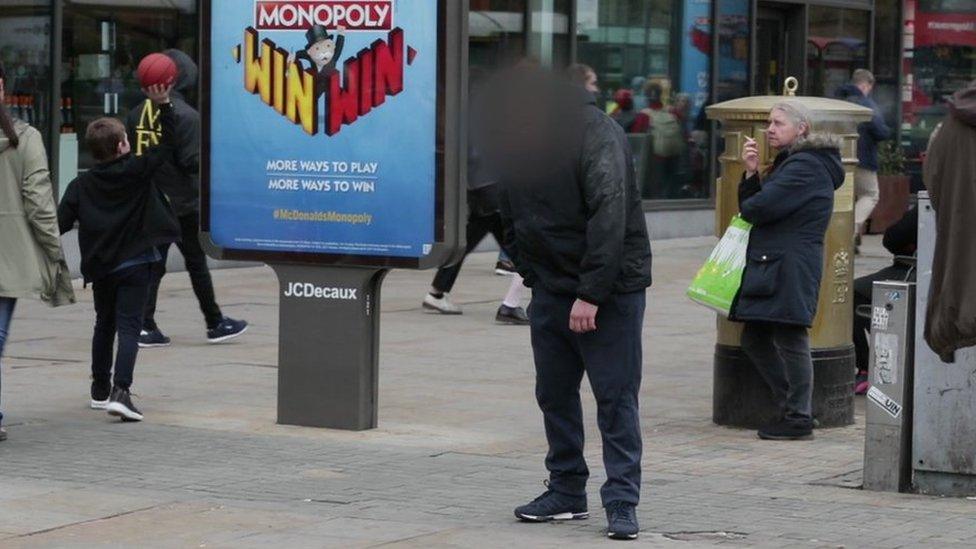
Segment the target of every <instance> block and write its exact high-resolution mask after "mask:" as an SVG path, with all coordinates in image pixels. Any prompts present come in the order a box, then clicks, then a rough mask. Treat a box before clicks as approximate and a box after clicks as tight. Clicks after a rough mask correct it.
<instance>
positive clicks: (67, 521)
mask: <svg viewBox="0 0 976 549" xmlns="http://www.w3.org/2000/svg"><path fill="white" fill-rule="evenodd" d="M711 242H712V241H711V240H710V239H685V240H678V241H667V242H661V243H655V251H656V258H655V261H656V265H655V275H656V284H655V287H654V289H653V290H652V292H651V294H650V299H649V306H648V317H647V323H646V330H645V338H646V341H645V343H646V364H645V382H644V387H643V389H642V398H643V406H642V422H643V424H642V426H643V430H644V437H645V459H644V471H645V478H644V489H643V490H644V492H643V498H644V500H643V502H642V505H641V506H640V508H639V517H640V519H641V525H642V527H643V534H642V537H641V539H640V541H639V542H638V543H637V544H636V545H641V546H655V547H657V546H661V547H706V546H741V547H921V546H938V547H973V546H976V520H974V519H976V501H970V500H967V499H964V498H960V499H953V498H932V497H924V496H918V495H910V494H883V493H872V492H866V491H862V490H860V489H859V488H858V487H859V485H860V469H861V463H862V459H863V436H864V425H863V400H860V399H859V400H858V414H857V424H856V425H854V426H852V427H849V428H841V429H830V430H821V431H818V433H817V438H816V439H815V440H813V441H808V442H799V443H768V442H762V441H759V440H757V439H756V438H755V435H754V433H752V432H750V431H743V430H736V429H727V428H722V427H717V426H715V425H713V424H712V423H711V422H710V414H711V409H710V407H711V352H712V345H713V343H714V321H713V317H712V315H711V314H710V313H709V312H708V311H706V310H704V309H701V308H699V307H696V306H694V305H692V304H690V303H689V302H687V301H686V300H685V299H684V298H683V297H682V290H683V289H684V285H686V283H687V280H688V279H689V277H690V276H691V274H693V272H694V270H695V268H696V267H697V266H698V265H697V264H698V263H699V262H700V261H701V259H702V258H703V257H704V255H707V252H708V250H709V248H710V246H711ZM872 244H873V247H870V246H869V249H870V250H872V251H871V252H869V253H868V254H867V256H866V257H863V258H861V264H860V265H859V267H858V268H859V270H860V271H864V270H867V269H871V268H872V267H875V268H876V267H877V266H880V265H881V264H883V262H884V259H883V257H882V255H881V253H880V252H878V251H877V250H878V247H877V243H876V242H872ZM492 261H493V257H492V255H491V254H480V255H477V256H475V257H473V258H472V260H471V261H470V263H469V265H468V266H466V268H465V271H464V273H463V274H462V277H461V280H460V281H459V283H458V291H457V292H456V298H457V300H458V301H459V302H461V303H462V304H463V305H464V307H465V315H463V316H461V317H454V318H448V317H440V316H431V315H426V314H424V313H423V312H421V310H420V308H419V306H418V305H419V299H420V298H421V297H422V295H423V291H424V290H425V288H426V286H427V284H428V283H429V276H430V273H408V272H397V273H394V274H393V275H391V277H390V278H389V279H388V281H387V282H386V284H385V287H384V302H383V311H384V312H383V315H384V316H383V334H382V338H383V339H382V350H381V352H382V362H381V378H380V387H381V389H380V428H379V429H377V430H374V431H370V432H365V433H348V432H339V431H329V430H318V429H303V428H297V427H286V426H278V425H275V423H274V414H275V384H276V371H275V359H276V348H275V343H276V338H277V312H276V297H275V296H276V292H275V287H276V283H275V280H274V276H273V274H272V273H271V271H270V270H269V269H266V268H248V269H234V270H225V271H219V272H215V281H216V283H217V286H218V295H219V297H220V298H221V301H222V303H223V305H224V308H225V309H226V312H227V313H228V314H230V315H232V316H241V317H244V318H247V319H249V320H251V321H252V329H251V331H250V332H249V333H248V334H247V335H246V336H245V337H244V338H242V339H241V340H239V341H238V342H236V343H233V344H229V345H224V346H207V345H206V344H205V343H204V342H203V334H202V332H203V326H202V319H201V318H200V314H199V312H198V311H197V309H196V305H195V303H194V300H193V296H192V292H191V290H190V288H189V283H188V281H187V279H186V276H185V275H182V274H174V275H172V276H169V277H168V278H167V279H166V281H165V283H164V288H163V296H162V297H161V299H160V303H161V307H160V313H159V315H158V316H159V320H160V321H161V324H162V326H163V327H164V329H166V330H167V331H168V332H169V333H170V335H171V336H172V337H173V338H174V346H173V347H171V348H168V349H159V350H152V351H144V352H143V353H141V354H140V360H139V364H138V366H137V371H136V379H137V382H136V386H135V388H134V389H135V391H136V393H138V394H139V395H140V400H139V402H140V404H141V405H142V407H143V410H144V412H145V413H146V415H147V421H146V422H145V423H143V424H137V425H123V424H119V423H116V422H114V421H112V420H110V419H109V418H108V417H107V416H105V415H104V414H103V413H99V412H94V411H90V410H86V409H85V404H86V400H85V399H86V396H87V395H86V393H87V372H86V370H87V362H86V356H87V352H88V342H87V338H88V337H89V332H88V330H89V329H90V325H91V317H90V315H91V304H90V293H88V292H79V295H80V297H81V301H82V302H81V303H80V304H79V305H77V306H75V307H71V308H65V309H57V310H49V309H46V308H44V307H43V306H41V305H39V304H34V303H27V302H24V303H22V304H21V306H20V308H19V309H18V311H17V316H16V317H15V324H14V326H13V329H14V332H13V334H12V341H11V343H10V345H9V347H8V351H7V355H8V356H7V357H5V359H4V366H3V368H4V371H3V399H4V400H3V405H4V411H5V413H6V414H7V420H6V421H7V423H8V426H9V431H10V435H11V438H10V440H9V441H7V442H5V443H3V444H0V547H5V548H6V547H94V546H111V547H266V546H279V547H375V546H396V547H475V546H477V547H593V546H596V545H598V544H603V543H609V542H607V541H606V540H604V538H603V534H602V530H603V528H604V526H605V524H604V519H603V513H602V510H601V509H600V503H599V501H598V488H599V484H600V483H601V482H602V479H603V470H602V467H601V466H600V451H599V447H598V445H597V444H596V442H597V441H598V433H597V432H596V430H595V419H594V418H595V416H594V413H593V412H594V408H593V406H592V401H591V400H586V399H584V400H585V402H586V407H585V410H586V414H587V420H588V432H587V438H588V441H589V444H588V447H587V456H588V461H589V463H590V468H591V470H592V473H593V478H592V479H591V483H590V494H591V496H590V511H591V513H592V518H591V519H589V520H588V521H579V522H576V523H573V524H558V525H524V524H519V523H517V522H515V520H514V519H513V518H512V517H511V509H512V507H514V506H515V505H516V504H519V503H522V502H523V501H524V500H526V499H531V498H532V497H534V496H535V495H537V494H538V493H539V492H540V491H541V490H542V489H543V487H542V484H541V480H542V479H543V478H544V476H545V475H544V470H543V467H542V458H543V457H544V453H545V444H544V439H543V435H542V426H541V421H540V415H539V413H538V411H537V410H536V408H535V406H534V402H533V400H532V398H533V397H532V395H533V389H532V382H533V373H532V367H531V361H530V356H531V355H530V349H529V345H528V336H527V332H526V331H525V330H524V329H522V328H517V327H505V326H495V325H493V324H491V318H492V315H493V311H494V308H495V306H496V304H497V299H498V298H500V296H501V295H502V294H503V293H504V289H505V287H506V285H507V284H506V280H505V279H503V278H500V277H494V276H492V275H491V274H490V266H491V265H492ZM587 398H588V396H587Z"/></svg>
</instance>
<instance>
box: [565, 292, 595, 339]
mask: <svg viewBox="0 0 976 549" xmlns="http://www.w3.org/2000/svg"><path fill="white" fill-rule="evenodd" d="M599 310H600V308H599V307H598V306H596V305H594V304H592V303H587V302H586V301H583V300H582V299H577V300H576V303H573V310H572V311H570V313H569V329H570V330H572V331H574V332H576V333H577V334H585V333H587V332H595V331H596V313H597V311H599Z"/></svg>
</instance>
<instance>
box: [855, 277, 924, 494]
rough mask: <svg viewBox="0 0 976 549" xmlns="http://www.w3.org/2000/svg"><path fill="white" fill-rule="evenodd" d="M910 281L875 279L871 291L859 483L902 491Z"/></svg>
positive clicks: (908, 414)
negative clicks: (868, 357) (865, 401)
mask: <svg viewBox="0 0 976 549" xmlns="http://www.w3.org/2000/svg"><path fill="white" fill-rule="evenodd" d="M914 338H915V283H914V282H893V281H885V282H875V283H874V290H873V292H872V294H871V340H870V341H871V356H870V359H869V362H868V380H869V381H870V383H871V388H870V389H869V390H868V395H867V429H866V432H865V436H864V488H865V489H866V490H879V491H886V492H904V491H907V490H908V489H909V488H910V487H911V482H912V447H911V442H912V391H913V364H914V351H915V340H914Z"/></svg>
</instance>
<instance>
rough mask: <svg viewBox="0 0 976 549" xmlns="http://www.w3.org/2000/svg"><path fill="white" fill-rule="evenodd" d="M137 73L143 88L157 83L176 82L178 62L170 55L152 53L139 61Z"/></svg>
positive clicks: (167, 83)
mask: <svg viewBox="0 0 976 549" xmlns="http://www.w3.org/2000/svg"><path fill="white" fill-rule="evenodd" d="M136 74H137V75H138V76H139V82H140V83H141V84H142V87H143V88H148V87H149V86H153V85H156V84H162V85H169V84H173V83H175V82H176V63H174V62H173V60H172V59H170V58H169V56H168V55H164V54H162V53H150V54H149V55H147V56H145V57H143V58H142V61H140V62H139V68H138V69H136Z"/></svg>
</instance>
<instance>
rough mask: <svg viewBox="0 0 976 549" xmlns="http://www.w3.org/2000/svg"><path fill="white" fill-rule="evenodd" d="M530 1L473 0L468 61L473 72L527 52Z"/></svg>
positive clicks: (469, 17) (494, 65)
mask: <svg viewBox="0 0 976 549" xmlns="http://www.w3.org/2000/svg"><path fill="white" fill-rule="evenodd" d="M526 2H527V0H472V1H471V12H470V13H469V15H468V37H469V46H468V60H469V64H470V67H471V70H472V71H475V72H480V71H490V70H493V69H495V68H497V67H501V66H504V65H507V64H510V63H512V62H514V61H516V60H517V59H518V58H519V57H521V56H523V55H524V54H525V48H526V45H525V14H526V10H527V9H528V5H527V3H526Z"/></svg>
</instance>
